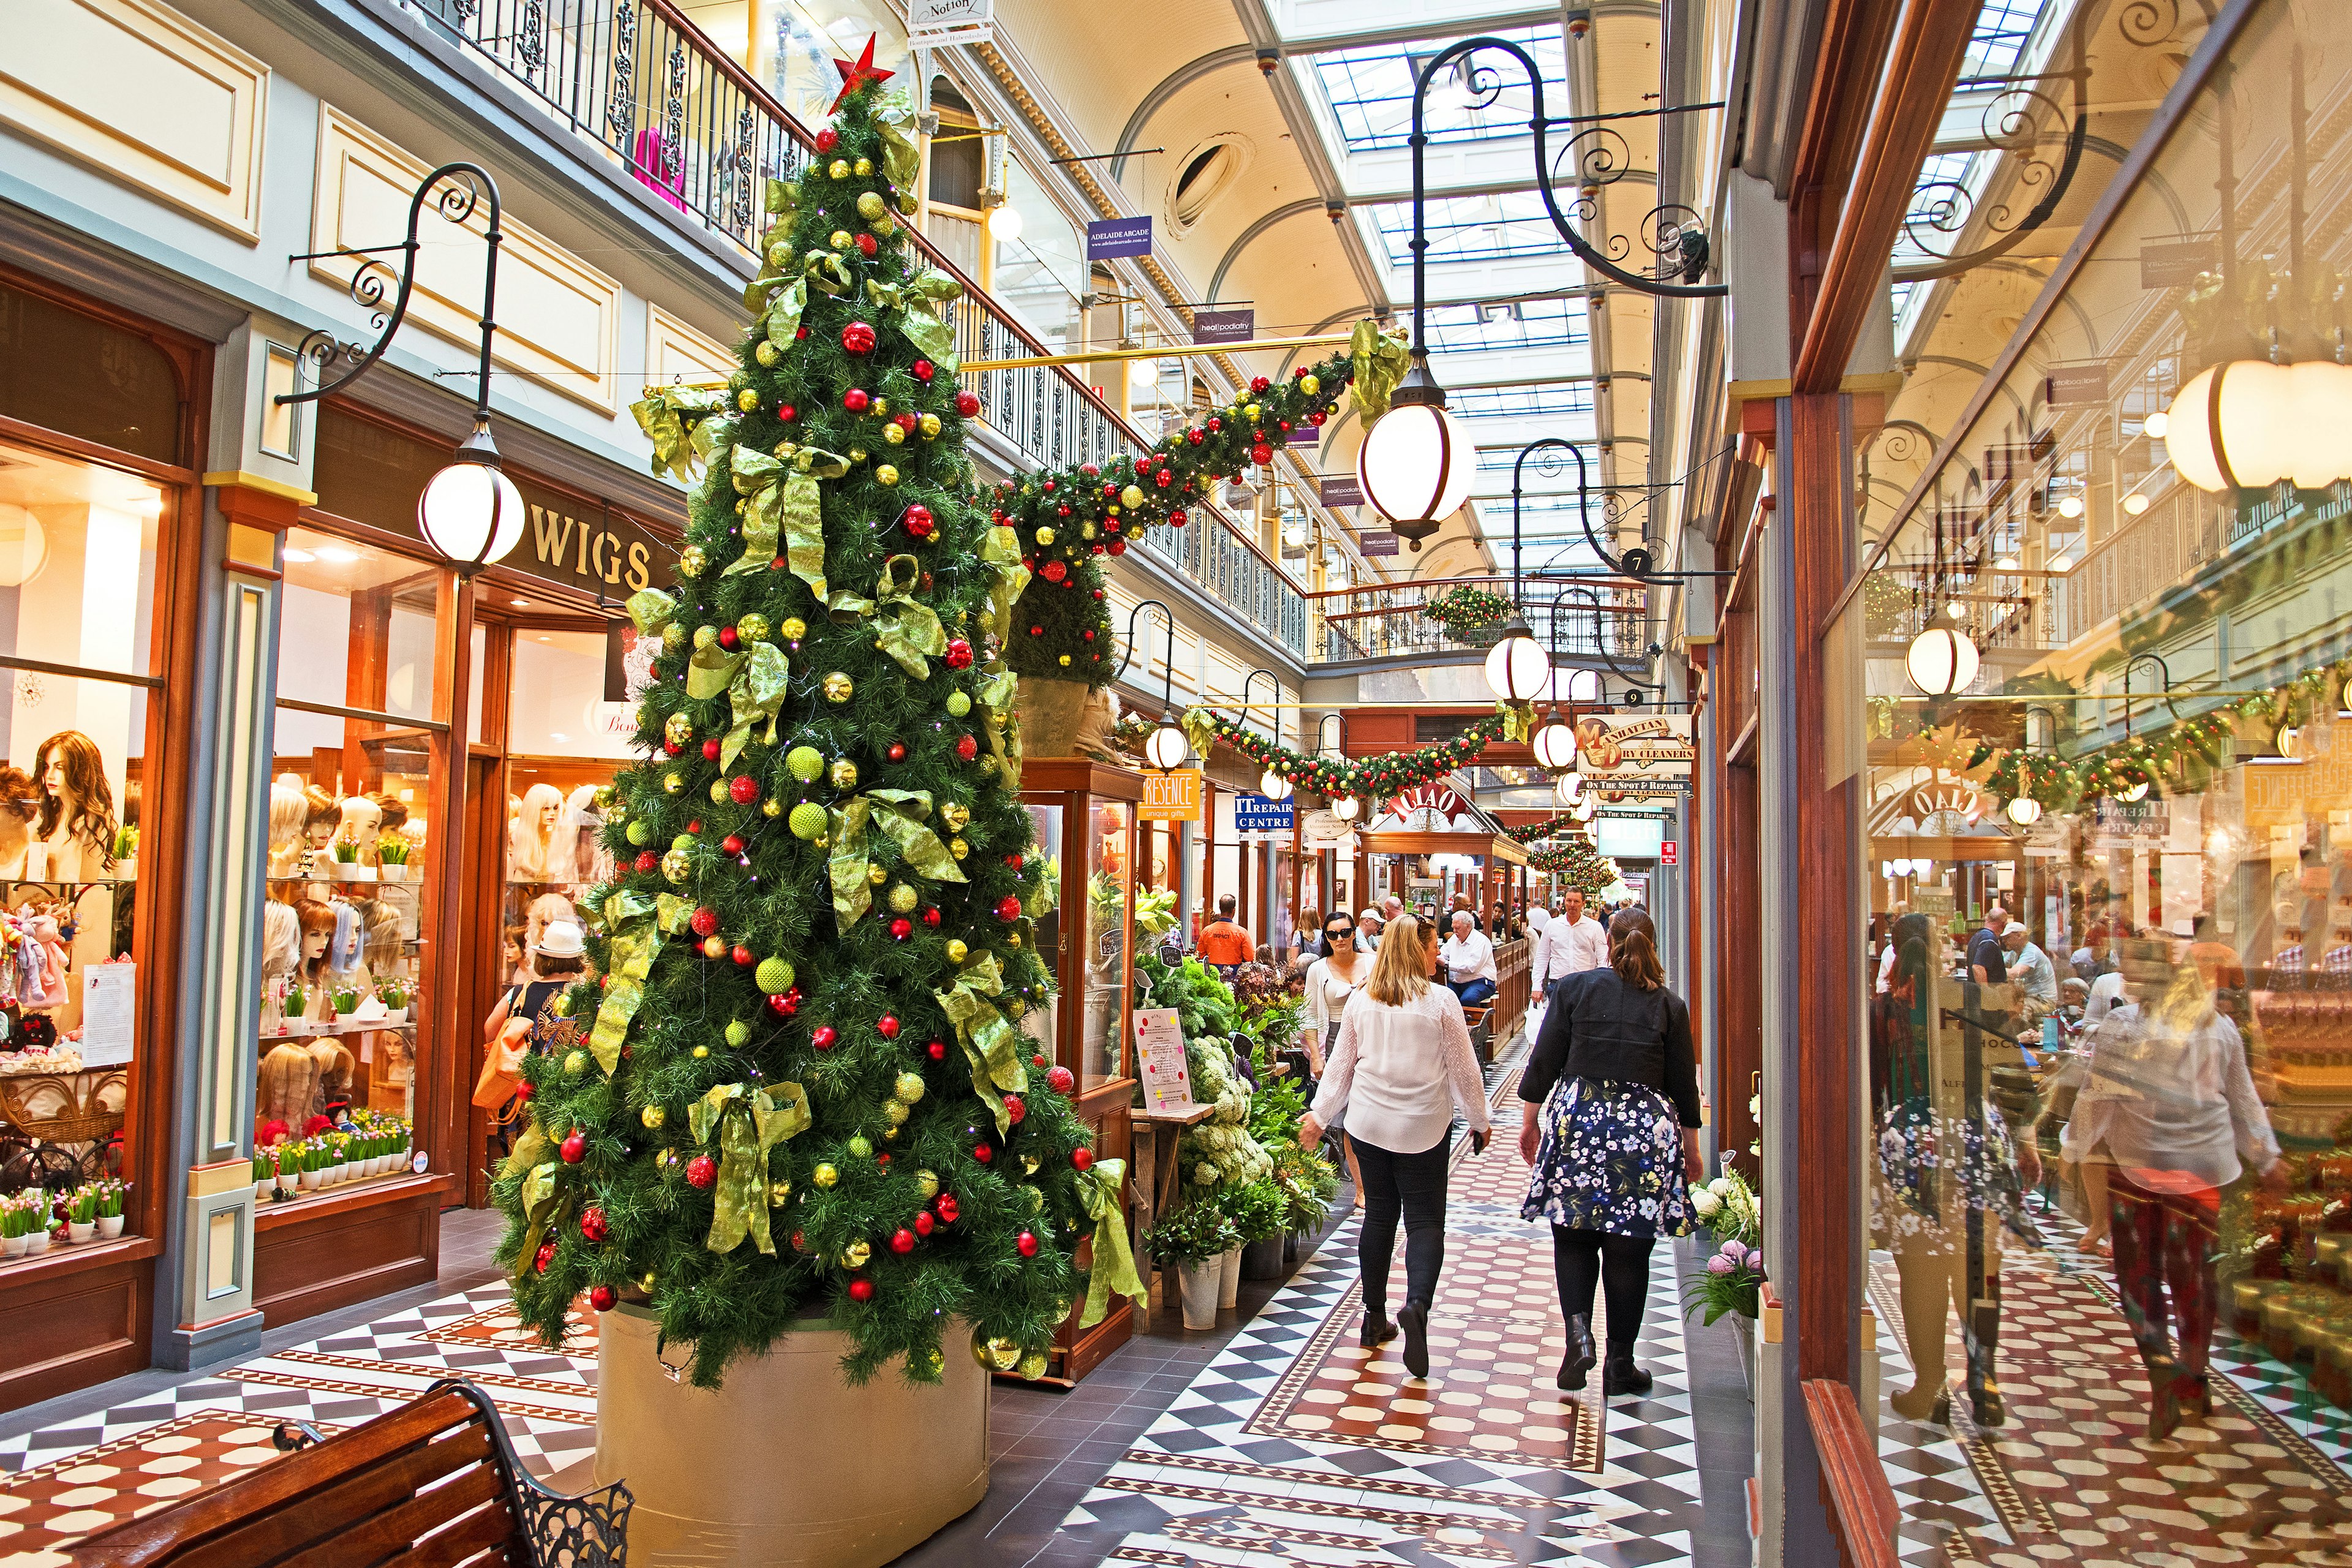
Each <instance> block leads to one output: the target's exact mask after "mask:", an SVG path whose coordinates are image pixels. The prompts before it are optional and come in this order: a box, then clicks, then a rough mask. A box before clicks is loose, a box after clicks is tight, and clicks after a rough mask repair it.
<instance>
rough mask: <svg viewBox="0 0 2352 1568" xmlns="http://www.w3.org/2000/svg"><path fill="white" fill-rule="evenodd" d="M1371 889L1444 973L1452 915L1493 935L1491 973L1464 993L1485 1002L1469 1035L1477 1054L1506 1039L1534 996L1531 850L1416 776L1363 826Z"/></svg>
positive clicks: (1471, 927) (1481, 814) (1446, 791)
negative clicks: (1410, 923)
mask: <svg viewBox="0 0 2352 1568" xmlns="http://www.w3.org/2000/svg"><path fill="white" fill-rule="evenodd" d="M1361 839H1362V844H1361V849H1360V853H1361V854H1362V856H1363V857H1364V859H1365V862H1366V871H1365V877H1366V885H1367V887H1368V888H1369V889H1370V891H1369V893H1368V895H1367V896H1368V897H1369V898H1374V899H1389V898H1393V899H1397V900H1401V901H1402V903H1403V905H1404V912H1405V913H1407V914H1409V915H1411V916H1412V917H1413V918H1414V919H1415V920H1417V921H1420V922H1421V923H1422V926H1423V930H1424V931H1425V933H1426V938H1427V940H1428V942H1430V943H1431V944H1432V949H1433V951H1432V955H1431V963H1432V967H1433V969H1435V970H1436V971H1437V973H1439V975H1440V977H1441V978H1443V977H1444V955H1443V952H1442V951H1440V948H1441V945H1442V944H1443V943H1444V942H1445V941H1446V939H1447V938H1448V937H1450V936H1451V935H1453V934H1454V924H1455V922H1454V914H1455V913H1456V912H1457V911H1459V912H1462V913H1464V914H1465V915H1466V916H1467V917H1468V919H1469V921H1470V924H1469V926H1468V927H1466V928H1465V930H1467V931H1471V932H1473V933H1475V934H1482V935H1484V936H1485V937H1486V940H1487V942H1490V943H1492V944H1493V949H1494V967H1495V973H1494V974H1493V976H1492V977H1491V979H1489V980H1488V983H1487V984H1486V985H1485V986H1482V987H1480V988H1479V989H1478V990H1477V991H1475V992H1473V993H1471V995H1472V996H1474V997H1475V1001H1472V1002H1470V1004H1469V1005H1472V1006H1483V1007H1484V1008H1485V1009H1486V1011H1485V1013H1484V1015H1483V1016H1481V1017H1479V1018H1477V1019H1475V1020H1474V1024H1473V1027H1472V1030H1471V1037H1472V1039H1473V1040H1474V1041H1475V1043H1476V1044H1477V1047H1478V1049H1479V1052H1480V1054H1481V1056H1482V1057H1486V1056H1491V1055H1492V1054H1493V1053H1495V1052H1497V1051H1499V1050H1501V1049H1503V1048H1504V1047H1507V1046H1508V1045H1509V1044H1510V1042H1511V1040H1512V1039H1513V1038H1514V1037H1516V1036H1517V1034H1518V1032H1519V1026H1520V1025H1521V1024H1523V1023H1524V1022H1526V1020H1527V1013H1528V1002H1529V1001H1530V1000H1531V999H1532V995H1531V991H1530V978H1529V960H1530V958H1531V957H1532V955H1533V952H1534V947H1535V943H1534V942H1533V941H1532V940H1531V939H1530V938H1529V937H1528V932H1527V928H1526V926H1525V924H1524V923H1523V921H1524V911H1525V910H1526V909H1527V900H1528V851H1527V850H1526V848H1525V847H1522V846H1521V845H1519V844H1518V843H1517V841H1516V840H1514V839H1513V838H1512V837H1510V835H1509V834H1508V833H1507V831H1506V830H1505V829H1504V828H1503V827H1502V826H1501V825H1500V824H1498V823H1497V822H1496V821H1495V819H1494V818H1493V817H1491V816H1488V815H1487V814H1486V812H1484V811H1482V810H1480V809H1479V808H1477V807H1476V806H1474V805H1471V804H1470V803H1469V802H1468V801H1466V800H1465V799H1463V798H1462V797H1461V796H1460V795H1455V794H1454V792H1453V790H1451V789H1450V788H1447V787H1446V786H1444V785H1442V784H1428V785H1423V786H1421V787H1419V788H1417V789H1414V790H1412V791H1410V792H1408V793H1407V794H1405V795H1399V796H1397V797H1396V798H1395V799H1393V800H1391V801H1388V802H1385V803H1383V804H1382V805H1381V808H1380V810H1379V812H1378V814H1377V815H1375V816H1373V818H1372V820H1371V821H1370V823H1369V824H1368V825H1367V827H1366V831H1365V832H1364V833H1363V834H1362V835H1361Z"/></svg>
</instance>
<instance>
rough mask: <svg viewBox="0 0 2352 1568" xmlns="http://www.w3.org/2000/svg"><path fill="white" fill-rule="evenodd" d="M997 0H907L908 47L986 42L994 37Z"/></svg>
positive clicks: (922, 47) (941, 46)
mask: <svg viewBox="0 0 2352 1568" xmlns="http://www.w3.org/2000/svg"><path fill="white" fill-rule="evenodd" d="M995 10H996V0H907V44H908V47H909V48H918V49H937V48H943V47H946V46H948V45H950V44H972V45H979V44H985V43H990V42H992V41H993V40H994V39H995V37H996V26H995V22H996V17H995Z"/></svg>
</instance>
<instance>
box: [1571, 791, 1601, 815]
mask: <svg viewBox="0 0 2352 1568" xmlns="http://www.w3.org/2000/svg"><path fill="white" fill-rule="evenodd" d="M1600 808H1601V797H1600V796H1599V795H1586V796H1585V797H1584V798H1583V799H1582V800H1580V801H1578V802H1577V803H1576V805H1575V806H1574V807H1573V808H1572V809H1571V810H1570V813H1569V815H1570V816H1573V817H1575V818H1576V820H1577V821H1579V822H1590V821H1591V820H1592V814H1593V813H1594V812H1595V811H1598V810H1599V809H1600Z"/></svg>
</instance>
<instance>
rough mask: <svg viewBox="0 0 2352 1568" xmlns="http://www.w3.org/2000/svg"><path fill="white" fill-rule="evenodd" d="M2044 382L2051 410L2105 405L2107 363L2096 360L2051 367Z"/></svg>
mask: <svg viewBox="0 0 2352 1568" xmlns="http://www.w3.org/2000/svg"><path fill="white" fill-rule="evenodd" d="M2044 381H2045V383H2046V390H2047V394H2048V396H2049V399H2050V406H2051V407H2053V408H2065V407H2069V406H2072V405H2078V404H2089V403H2105V401H2106V400H2107V362H2106V361H2105V360H2096V361H2094V362H2092V363H2089V364H2062V365H2055V366H2053V367H2052V369H2051V372H2050V374H2049V375H2048V376H2047V377H2045V378H2044Z"/></svg>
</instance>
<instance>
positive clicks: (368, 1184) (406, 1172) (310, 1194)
mask: <svg viewBox="0 0 2352 1568" xmlns="http://www.w3.org/2000/svg"><path fill="white" fill-rule="evenodd" d="M429 1174H430V1173H428V1172H421V1171H415V1170H412V1169H411V1168H409V1167H408V1166H407V1165H395V1166H394V1167H393V1168H392V1169H391V1170H389V1171H382V1172H379V1173H376V1174H374V1175H373V1176H361V1177H359V1178H357V1179H356V1180H353V1181H348V1182H337V1183H335V1184H333V1185H332V1186H326V1187H310V1188H308V1189H303V1188H299V1187H298V1188H296V1189H295V1190H294V1191H292V1192H290V1193H288V1194H286V1195H285V1196H284V1197H270V1198H264V1197H259V1196H257V1197H256V1198H255V1199H254V1206H253V1212H254V1215H255V1217H256V1218H257V1219H258V1218H260V1217H262V1216H264V1215H273V1214H286V1213H289V1212H291V1211H292V1210H295V1209H299V1208H301V1207H303V1206H305V1205H310V1204H315V1203H321V1202H325V1201H327V1200H330V1199H333V1198H349V1197H355V1196H357V1195H359V1194H362V1193H373V1192H376V1191H380V1190H382V1189H383V1188H386V1187H390V1186H394V1185H396V1184H399V1183H402V1182H417V1181H422V1180H424V1179H425V1177H426V1176H427V1175H429ZM255 1191H256V1192H257V1193H258V1191H259V1184H258V1183H257V1184H255Z"/></svg>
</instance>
